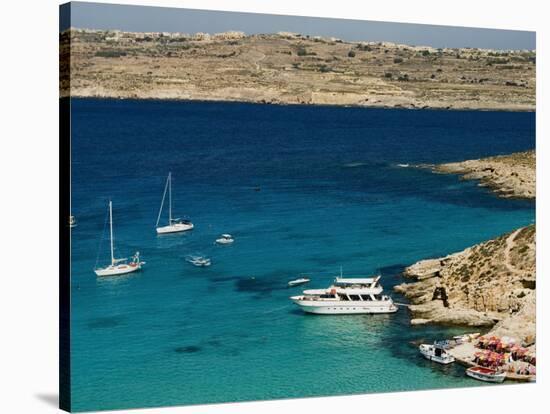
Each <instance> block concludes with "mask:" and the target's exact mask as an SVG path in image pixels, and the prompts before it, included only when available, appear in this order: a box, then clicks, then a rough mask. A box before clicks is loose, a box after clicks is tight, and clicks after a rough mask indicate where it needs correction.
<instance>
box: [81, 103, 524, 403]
mask: <svg viewBox="0 0 550 414" xmlns="http://www.w3.org/2000/svg"><path fill="white" fill-rule="evenodd" d="M72 105H73V106H72V128H73V130H72V132H73V138H72V143H73V147H72V180H73V181H72V206H73V207H72V208H73V214H74V215H75V216H76V218H77V220H78V226H77V227H76V228H74V229H73V232H72V264H73V267H72V338H71V344H72V359H71V363H72V401H73V409H74V410H77V411H85V410H100V409H116V408H133V407H151V406H167V405H182V404H198V403H213V402H228V401H247V400H260V399H272V398H287V397H306V396H320V395H341V394H352V393H366V392H388V391H403V390H418V389H433V388H446V387H463V386H473V385H479V383H477V382H474V381H473V380H468V379H467V378H465V377H464V372H463V369H462V368H460V367H458V366H451V367H442V366H438V365H434V364H431V363H429V362H427V361H424V360H423V359H421V358H420V357H419V355H418V353H417V350H416V348H415V345H414V343H416V342H418V341H431V340H434V339H436V338H442V337H446V336H449V335H451V334H453V333H455V332H463V331H464V329H460V328H454V329H450V328H445V327H411V326H410V325H409V315H408V312H407V311H406V310H405V309H403V308H402V309H400V311H399V312H398V313H397V314H395V315H364V316H328V317H322V316H312V315H305V314H303V313H302V312H301V311H299V310H298V309H297V308H295V307H294V306H293V305H292V304H291V303H290V301H289V300H288V297H289V296H290V295H292V294H296V293H297V292H299V291H300V288H294V289H288V288H287V287H286V283H287V282H288V280H291V279H293V278H296V277H298V275H299V274H301V273H307V274H309V275H310V277H311V279H312V282H311V283H310V285H309V286H310V287H326V286H328V284H329V283H330V282H331V280H332V278H333V277H334V276H335V275H336V274H337V273H338V272H339V270H340V266H342V267H343V270H344V274H345V275H348V276H353V275H357V274H361V275H364V274H370V273H374V272H376V271H378V270H380V271H381V272H382V275H383V278H382V281H383V285H384V286H385V288H386V289H387V290H388V291H391V288H392V286H394V285H395V284H398V283H401V282H402V278H401V276H400V272H401V270H402V269H403V267H404V266H406V265H408V264H411V263H413V262H415V261H417V260H419V259H422V258H426V257H434V256H439V255H445V254H447V253H451V252H454V251H457V250H461V249H463V248H465V247H467V246H469V245H472V244H474V243H477V242H480V241H482V240H485V239H488V238H491V237H494V236H496V235H499V234H501V233H503V232H506V231H510V230H512V229H514V228H517V227H519V226H522V225H526V224H528V223H530V222H532V221H533V220H534V217H535V209H534V203H532V202H528V201H517V200H516V201H514V200H502V199H498V198H496V197H495V196H493V195H492V194H490V193H489V192H488V191H487V190H484V189H481V188H479V187H477V186H476V183H474V182H467V181H461V180H459V178H458V177H456V176H452V175H439V174H433V173H431V172H430V171H428V170H426V169H420V168H414V167H412V166H413V165H416V164H420V163H436V162H445V161H454V160H462V159H469V158H478V157H482V156H487V155H494V154H504V153H510V152H513V151H519V150H525V149H529V148H534V145H535V115H534V114H533V113H510V112H498V113H495V112H451V111H448V112H445V111H406V110H374V109H358V108H335V107H297V106H270V105H264V106H262V105H248V104H234V103H200V102H195V103H191V102H166V101H115V100H92V99H87V100H75V99H73V100H72ZM399 164H409V167H403V166H399ZM168 171H172V174H173V177H174V178H173V190H174V210H175V214H176V215H179V216H188V217H189V218H190V219H191V220H192V221H193V222H194V224H195V230H193V231H192V232H188V233H185V234H176V235H166V236H161V237H159V236H157V235H156V233H155V230H154V224H155V221H156V215H157V213H158V208H159V205H160V201H161V197H162V191H163V188H164V183H165V179H166V175H167V173H168ZM257 187H259V188H260V191H256V188H257ZM109 198H111V199H112V200H113V205H114V221H115V223H114V225H115V237H116V247H117V250H118V255H119V256H124V257H126V256H128V255H130V254H132V253H133V252H134V251H135V250H139V251H140V252H141V254H142V256H143V259H144V260H145V261H146V262H147V264H146V265H145V268H144V270H143V271H142V272H141V273H137V274H134V275H130V276H126V277H118V278H103V279H98V278H96V276H95V274H94V273H93V268H94V265H95V263H96V258H97V257H98V250H99V264H104V263H106V261H107V260H108V242H107V240H103V242H100V240H101V235H102V232H103V229H104V225H105V218H106V213H107V211H106V209H107V201H108V199H109ZM226 232H228V233H231V234H233V235H234V236H235V239H236V241H235V243H234V245H232V246H216V245H214V243H213V241H214V240H215V238H216V237H217V236H218V235H219V234H221V233H226ZM188 254H203V255H207V256H208V257H210V258H211V259H212V263H213V264H212V266H211V267H209V268H196V267H193V266H191V265H190V264H189V263H187V262H186V261H185V256H186V255H188ZM393 296H394V298H395V299H396V300H398V301H403V298H400V297H399V296H398V295H395V294H393Z"/></svg>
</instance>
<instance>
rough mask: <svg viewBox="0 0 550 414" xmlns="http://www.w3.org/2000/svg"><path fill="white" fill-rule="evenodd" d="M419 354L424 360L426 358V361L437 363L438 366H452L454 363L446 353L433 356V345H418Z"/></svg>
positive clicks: (452, 358) (451, 357)
mask: <svg viewBox="0 0 550 414" xmlns="http://www.w3.org/2000/svg"><path fill="white" fill-rule="evenodd" d="M419 349H420V353H421V354H422V356H423V357H424V358H426V359H427V360H428V361H433V362H437V363H438V364H443V365H447V364H452V363H453V362H455V359H454V357H453V356H452V355H449V354H447V353H446V352H445V353H443V354H442V355H441V356H437V355H435V350H434V346H433V345H420V347H419Z"/></svg>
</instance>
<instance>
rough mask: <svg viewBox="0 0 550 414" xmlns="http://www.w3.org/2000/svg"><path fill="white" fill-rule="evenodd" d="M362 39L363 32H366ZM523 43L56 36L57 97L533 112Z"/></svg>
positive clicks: (75, 32)
mask: <svg viewBox="0 0 550 414" xmlns="http://www.w3.org/2000/svg"><path fill="white" fill-rule="evenodd" d="M366 40H368V39H366ZM535 63H536V54H535V51H533V50H507V51H503V50H487V49H477V48H437V49H436V48H433V47H424V46H410V45H400V44H393V43H387V42H378V41H377V42H371V41H364V42H347V41H344V40H341V39H335V38H323V37H315V36H309V35H304V34H297V33H286V32H283V33H274V34H255V35H246V34H244V33H242V32H226V33H218V34H208V33H195V34H185V33H133V32H122V31H118V30H87V29H74V28H71V29H68V30H66V31H64V32H62V33H61V35H60V76H61V79H60V89H61V91H60V92H61V96H69V95H70V96H72V97H103V98H137V99H184V100H215V101H243V102H258V103H274V104H330V105H356V106H365V107H387V108H440V109H481V110H512V111H533V110H535V88H536V81H535V72H536V70H535V69H536V65H535Z"/></svg>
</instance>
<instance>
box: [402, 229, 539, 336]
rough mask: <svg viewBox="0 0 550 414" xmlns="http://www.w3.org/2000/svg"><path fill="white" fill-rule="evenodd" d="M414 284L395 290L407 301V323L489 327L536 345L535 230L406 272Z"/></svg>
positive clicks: (526, 230)
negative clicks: (408, 319) (410, 319)
mask: <svg viewBox="0 0 550 414" xmlns="http://www.w3.org/2000/svg"><path fill="white" fill-rule="evenodd" d="M405 276H406V277H409V278H411V279H414V280H415V282H414V283H404V284H401V285H398V286H395V288H394V289H395V290H396V291H397V292H401V293H403V295H405V296H406V297H407V298H408V299H409V300H410V302H411V304H412V305H411V306H410V311H411V312H412V315H413V318H414V319H412V321H411V323H413V324H421V323H430V322H433V323H442V324H457V325H469V326H487V327H493V331H495V333H497V334H500V335H510V336H514V337H517V338H518V339H521V340H522V341H524V342H527V343H532V342H534V340H535V335H536V332H535V299H536V295H535V287H536V282H535V226H534V225H530V226H527V227H522V228H520V229H517V230H515V231H514V232H512V233H508V234H505V235H502V236H500V237H497V238H495V239H493V240H489V241H486V242H483V243H480V244H477V245H475V246H473V247H470V248H467V249H465V250H463V251H461V252H459V253H455V254H451V255H449V256H446V257H444V258H438V259H429V260H423V261H420V262H418V263H416V264H414V265H412V266H410V267H408V268H407V269H406V270H405Z"/></svg>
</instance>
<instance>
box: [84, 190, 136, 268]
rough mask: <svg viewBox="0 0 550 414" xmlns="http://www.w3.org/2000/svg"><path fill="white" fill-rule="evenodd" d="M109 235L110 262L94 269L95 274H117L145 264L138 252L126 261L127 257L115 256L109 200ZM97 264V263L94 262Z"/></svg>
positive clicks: (111, 209)
mask: <svg viewBox="0 0 550 414" xmlns="http://www.w3.org/2000/svg"><path fill="white" fill-rule="evenodd" d="M109 235H110V241H111V264H110V265H108V266H105V267H102V268H98V267H97V266H96V268H95V269H94V272H95V274H96V275H97V276H119V275H124V274H127V273H132V272H136V271H138V270H140V269H141V266H143V265H144V264H145V262H142V261H141V260H140V257H139V252H136V253H135V254H134V256H133V257H132V261H131V262H129V263H128V259H117V258H115V247H114V235H113V203H112V202H111V201H110V200H109ZM96 265H97V263H96Z"/></svg>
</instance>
